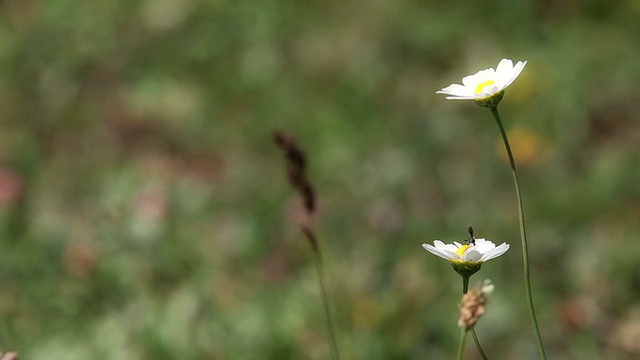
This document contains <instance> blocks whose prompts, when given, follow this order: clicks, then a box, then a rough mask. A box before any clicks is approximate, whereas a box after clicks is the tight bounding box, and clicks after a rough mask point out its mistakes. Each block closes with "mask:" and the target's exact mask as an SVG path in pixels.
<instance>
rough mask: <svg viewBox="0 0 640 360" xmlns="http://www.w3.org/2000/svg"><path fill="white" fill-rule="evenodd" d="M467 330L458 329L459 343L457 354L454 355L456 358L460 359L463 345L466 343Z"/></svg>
mask: <svg viewBox="0 0 640 360" xmlns="http://www.w3.org/2000/svg"><path fill="white" fill-rule="evenodd" d="M467 332H468V330H467V329H465V328H462V329H461V330H460V343H459V344H458V356H456V359H457V360H462V355H463V354H464V345H465V344H466V343H467Z"/></svg>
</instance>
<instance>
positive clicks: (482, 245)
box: [475, 239, 496, 254]
mask: <svg viewBox="0 0 640 360" xmlns="http://www.w3.org/2000/svg"><path fill="white" fill-rule="evenodd" d="M475 247H476V249H478V251H480V252H481V253H483V254H484V253H486V252H487V251H490V250H493V249H494V248H495V247H496V245H495V244H494V243H493V242H491V241H489V240H485V239H476V246H475Z"/></svg>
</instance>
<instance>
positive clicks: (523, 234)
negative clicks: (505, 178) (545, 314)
mask: <svg viewBox="0 0 640 360" xmlns="http://www.w3.org/2000/svg"><path fill="white" fill-rule="evenodd" d="M490 109H491V113H492V114H493V117H494V118H495V120H496V123H497V124H498V128H500V134H501V135H502V141H503V142H504V147H505V149H506V150H507V155H508V156H509V164H510V165H511V174H512V175H513V183H514V185H515V188H516V197H517V198H518V217H519V220H520V239H521V241H522V258H523V259H524V285H525V289H526V292H527V301H528V303H529V314H530V315H531V323H532V324H533V330H534V332H535V335H536V341H537V343H538V350H539V351H540V358H541V359H543V360H546V359H547V355H546V354H545V352H544V346H543V345H542V338H541V337H540V329H539V328H538V320H537V319H536V310H535V308H534V306H533V295H532V294H531V276H530V275H529V249H528V246H527V233H526V231H525V225H524V210H523V208H522V197H521V195H520V186H519V183H518V174H517V172H516V162H515V161H514V160H513V154H512V153H511V146H509V139H508V138H507V133H506V132H505V131H504V126H503V125H502V120H501V119H500V115H499V114H498V108H497V107H495V106H494V107H491V108H490Z"/></svg>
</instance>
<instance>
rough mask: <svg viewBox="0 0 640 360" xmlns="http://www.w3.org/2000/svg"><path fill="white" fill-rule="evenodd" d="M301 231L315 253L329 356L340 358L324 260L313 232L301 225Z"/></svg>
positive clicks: (335, 358)
mask: <svg viewBox="0 0 640 360" xmlns="http://www.w3.org/2000/svg"><path fill="white" fill-rule="evenodd" d="M302 232H303V233H304V235H305V236H306V237H307V239H308V240H309V243H310V244H311V248H312V249H313V253H314V254H315V260H316V268H317V270H318V282H319V283H320V292H321V294H322V305H323V306H324V313H325V316H326V317H327V332H328V337H329V344H330V348H331V358H332V359H333V360H340V353H339V352H338V343H337V341H336V334H335V330H334V329H333V322H332V321H331V312H330V311H329V299H328V296H327V289H326V288H327V285H326V274H325V269H324V261H323V260H322V252H321V251H320V243H319V242H318V240H317V239H316V236H315V233H314V232H313V231H312V230H311V229H309V228H307V227H302Z"/></svg>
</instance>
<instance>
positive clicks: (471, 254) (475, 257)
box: [462, 249, 482, 262]
mask: <svg viewBox="0 0 640 360" xmlns="http://www.w3.org/2000/svg"><path fill="white" fill-rule="evenodd" d="M462 257H463V259H464V260H466V261H470V262H478V261H479V260H480V259H482V253H480V252H479V251H478V250H477V249H471V250H467V251H466V252H465V253H464V255H463V256H462Z"/></svg>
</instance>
